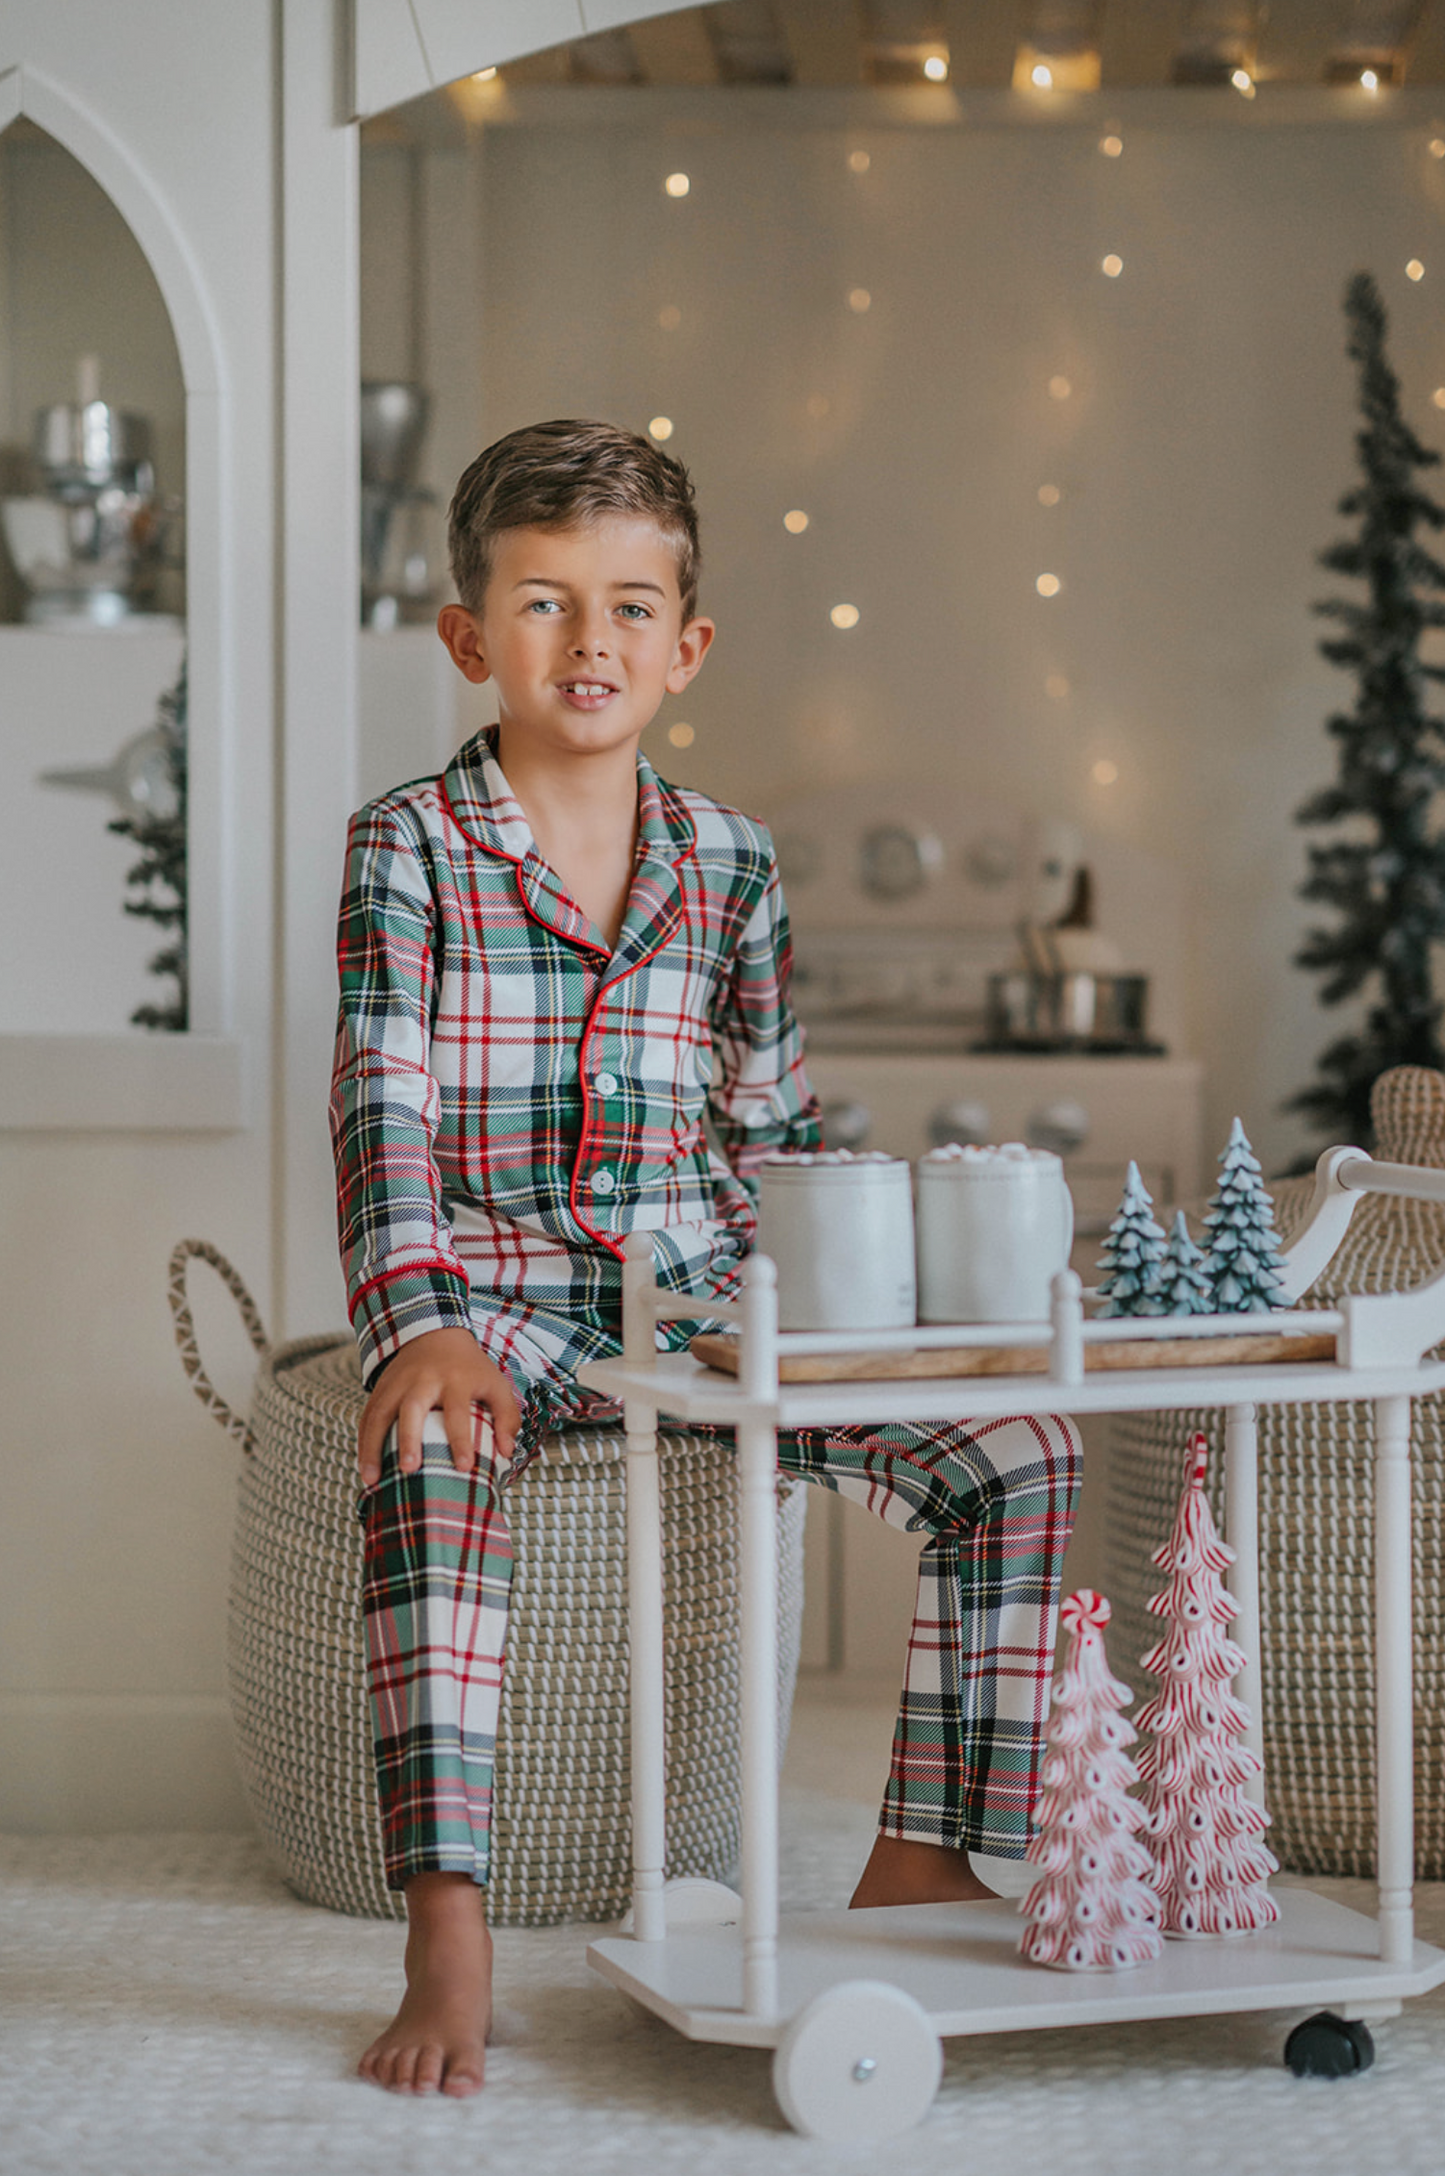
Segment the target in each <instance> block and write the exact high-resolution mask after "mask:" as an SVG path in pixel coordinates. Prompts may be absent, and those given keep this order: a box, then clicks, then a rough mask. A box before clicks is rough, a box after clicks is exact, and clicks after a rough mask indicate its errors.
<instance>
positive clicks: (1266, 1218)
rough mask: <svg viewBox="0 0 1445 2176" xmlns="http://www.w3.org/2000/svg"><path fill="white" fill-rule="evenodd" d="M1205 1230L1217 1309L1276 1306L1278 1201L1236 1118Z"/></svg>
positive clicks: (1279, 1267)
mask: <svg viewBox="0 0 1445 2176" xmlns="http://www.w3.org/2000/svg"><path fill="white" fill-rule="evenodd" d="M1204 1229H1205V1231H1206V1232H1207V1233H1208V1235H1209V1246H1208V1269H1209V1281H1210V1286H1211V1288H1212V1291H1213V1297H1214V1311H1215V1313H1216V1314H1220V1315H1243V1314H1252V1313H1254V1312H1255V1311H1257V1310H1258V1309H1261V1308H1268V1307H1278V1306H1279V1305H1280V1296H1279V1294H1280V1286H1281V1283H1282V1281H1283V1276H1284V1265H1283V1263H1282V1262H1281V1261H1280V1258H1279V1235H1278V1233H1277V1232H1276V1230H1275V1228H1274V1203H1273V1202H1272V1201H1271V1200H1270V1197H1269V1195H1268V1194H1267V1193H1266V1191H1265V1187H1264V1181H1263V1179H1262V1178H1261V1176H1260V1168H1259V1158H1258V1157H1257V1156H1256V1155H1255V1153H1254V1150H1253V1149H1252V1148H1251V1147H1250V1145H1249V1141H1248V1139H1247V1137H1246V1135H1245V1131H1244V1128H1243V1126H1242V1125H1241V1124H1240V1122H1239V1120H1238V1119H1237V1118H1236V1120H1235V1121H1234V1124H1233V1126H1232V1127H1231V1128H1230V1134H1229V1140H1228V1143H1227V1144H1226V1146H1225V1150H1224V1154H1223V1155H1222V1156H1221V1157H1220V1159H1219V1186H1218V1189H1217V1191H1216V1193H1215V1196H1214V1199H1213V1201H1212V1202H1211V1203H1210V1205H1209V1214H1208V1216H1207V1217H1206V1218H1205V1219H1204Z"/></svg>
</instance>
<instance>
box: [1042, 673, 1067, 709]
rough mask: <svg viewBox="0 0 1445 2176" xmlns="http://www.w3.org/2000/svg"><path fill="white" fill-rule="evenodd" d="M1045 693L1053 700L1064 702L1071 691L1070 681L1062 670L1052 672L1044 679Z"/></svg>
mask: <svg viewBox="0 0 1445 2176" xmlns="http://www.w3.org/2000/svg"><path fill="white" fill-rule="evenodd" d="M1044 693H1045V695H1047V696H1048V697H1049V698H1050V699H1051V701H1053V702H1056V703H1062V702H1064V701H1065V700H1066V699H1067V697H1068V693H1069V683H1068V681H1067V680H1066V679H1065V678H1064V676H1063V674H1062V673H1061V672H1051V673H1050V674H1049V675H1048V676H1047V678H1046V679H1045V681H1044Z"/></svg>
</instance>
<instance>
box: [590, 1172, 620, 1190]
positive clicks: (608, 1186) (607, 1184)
mask: <svg viewBox="0 0 1445 2176" xmlns="http://www.w3.org/2000/svg"><path fill="white" fill-rule="evenodd" d="M616 1184H617V1181H616V1179H615V1178H614V1176H613V1174H612V1173H611V1172H610V1171H595V1172H594V1173H593V1175H592V1191H593V1193H594V1194H610V1193H611V1192H612V1189H613V1187H614V1186H615V1185H616Z"/></svg>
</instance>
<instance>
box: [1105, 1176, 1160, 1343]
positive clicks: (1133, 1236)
mask: <svg viewBox="0 0 1445 2176" xmlns="http://www.w3.org/2000/svg"><path fill="white" fill-rule="evenodd" d="M1153 1209H1154V1203H1153V1199H1152V1197H1151V1195H1150V1193H1149V1190H1148V1188H1147V1187H1146V1186H1145V1184H1144V1181H1143V1180H1142V1179H1141V1178H1140V1176H1139V1166H1138V1165H1137V1164H1135V1163H1131V1164H1130V1166H1129V1174H1128V1177H1127V1178H1126V1180H1125V1182H1124V1198H1123V1200H1122V1201H1121V1202H1120V1204H1119V1213H1118V1215H1117V1216H1116V1217H1115V1219H1114V1221H1113V1223H1112V1224H1111V1225H1110V1226H1109V1236H1108V1238H1107V1239H1106V1240H1105V1241H1104V1251H1103V1253H1102V1254H1101V1255H1100V1257H1099V1261H1098V1265H1097V1266H1098V1268H1099V1269H1100V1270H1102V1271H1103V1281H1102V1283H1101V1284H1100V1286H1099V1297H1100V1298H1101V1300H1102V1301H1103V1302H1104V1306H1103V1312H1104V1313H1105V1314H1106V1315H1161V1314H1163V1313H1164V1308H1163V1306H1162V1305H1161V1303H1160V1300H1159V1297H1158V1283H1159V1270H1160V1265H1161V1264H1162V1262H1163V1259H1164V1233H1163V1231H1162V1229H1161V1228H1160V1226H1159V1225H1158V1224H1157V1223H1156V1222H1155V1220H1154V1215H1153Z"/></svg>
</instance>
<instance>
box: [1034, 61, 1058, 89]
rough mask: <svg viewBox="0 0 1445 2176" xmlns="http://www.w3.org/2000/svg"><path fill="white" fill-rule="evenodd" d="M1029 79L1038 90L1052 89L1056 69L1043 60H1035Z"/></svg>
mask: <svg viewBox="0 0 1445 2176" xmlns="http://www.w3.org/2000/svg"><path fill="white" fill-rule="evenodd" d="M1029 81H1030V83H1032V84H1033V86H1034V89H1035V90H1037V91H1051V90H1052V89H1053V87H1054V71H1053V69H1052V68H1050V67H1047V66H1046V65H1045V63H1044V62H1043V61H1041V60H1040V61H1035V63H1034V65H1033V67H1032V68H1031V69H1030V71H1029Z"/></svg>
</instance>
